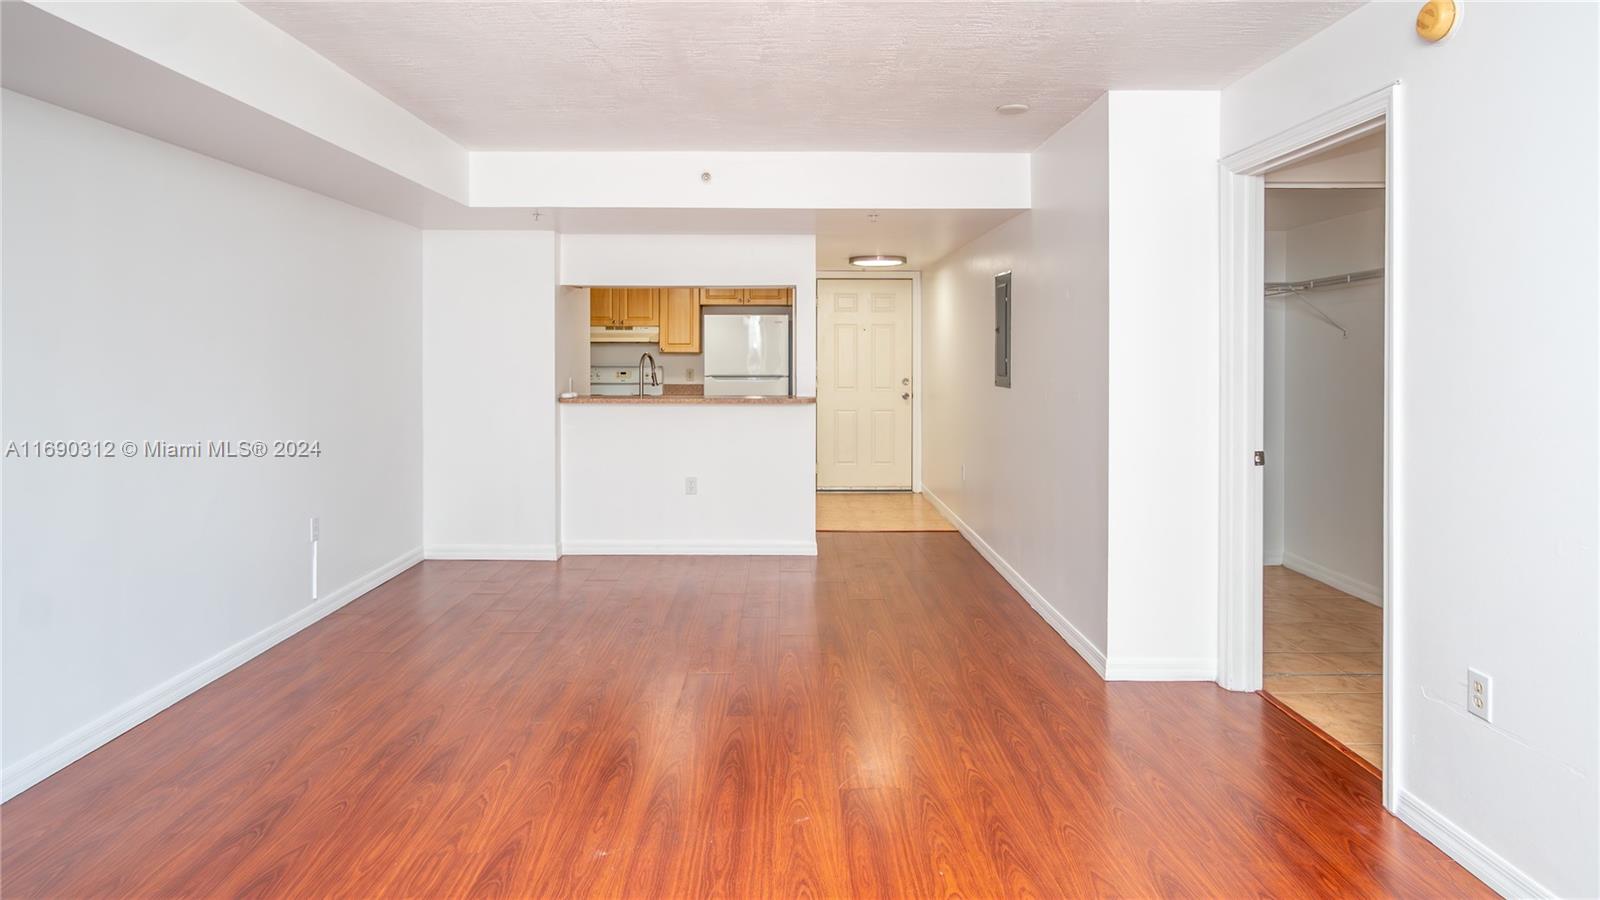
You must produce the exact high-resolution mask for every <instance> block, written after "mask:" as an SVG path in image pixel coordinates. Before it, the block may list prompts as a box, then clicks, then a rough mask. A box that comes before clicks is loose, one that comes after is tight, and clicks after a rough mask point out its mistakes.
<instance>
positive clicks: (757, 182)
mask: <svg viewBox="0 0 1600 900" xmlns="http://www.w3.org/2000/svg"><path fill="white" fill-rule="evenodd" d="M1028 166H1029V161H1028V154H1026V153H881V152H880V153H874V152H820V153H819V152H779V151H718V150H687V151H680V150H668V151H605V152H595V151H521V150H502V151H477V152H475V153H472V154H471V157H470V167H471V180H472V204H473V205H474V206H527V207H535V206H556V207H567V208H591V209H593V208H599V209H608V208H610V209H626V208H632V207H637V208H648V209H705V208H717V209H767V210H811V209H879V208H881V209H1024V208H1026V207H1027V205H1028ZM702 172H709V173H711V180H710V181H703V180H701V173H702Z"/></svg>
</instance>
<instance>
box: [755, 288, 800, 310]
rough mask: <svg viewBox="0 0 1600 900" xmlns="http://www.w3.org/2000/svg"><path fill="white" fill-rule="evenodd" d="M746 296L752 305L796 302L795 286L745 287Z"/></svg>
mask: <svg viewBox="0 0 1600 900" xmlns="http://www.w3.org/2000/svg"><path fill="white" fill-rule="evenodd" d="M744 298H745V299H744V302H745V303H748V304H749V305H751V306H789V305H791V304H793V303H794V288H792V287H778V288H745V289H744Z"/></svg>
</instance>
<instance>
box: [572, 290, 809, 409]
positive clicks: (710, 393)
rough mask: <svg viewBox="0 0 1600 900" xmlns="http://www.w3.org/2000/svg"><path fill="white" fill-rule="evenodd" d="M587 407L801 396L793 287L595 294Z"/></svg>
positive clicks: (575, 394)
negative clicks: (620, 401)
mask: <svg viewBox="0 0 1600 900" xmlns="http://www.w3.org/2000/svg"><path fill="white" fill-rule="evenodd" d="M585 290H586V291H587V294H588V304H589V331H588V342H587V355H588V363H589V365H588V369H589V384H588V390H587V399H586V398H585V392H584V391H582V390H581V389H580V386H579V385H577V384H574V385H571V386H570V387H569V390H568V391H567V392H566V393H564V394H563V396H562V401H563V402H594V401H595V400H596V399H597V398H628V397H632V398H635V399H647V398H671V399H676V400H679V401H683V400H694V399H699V400H705V399H713V398H733V399H747V400H748V399H752V398H793V395H794V389H793V385H794V366H793V355H794V354H793V350H794V341H793V328H792V323H793V316H792V315H791V311H792V309H793V305H794V288H793V287H771V286H767V287H759V286H757V287H750V286H746V287H726V286H723V287H689V286H672V287H589V288H587V289H585Z"/></svg>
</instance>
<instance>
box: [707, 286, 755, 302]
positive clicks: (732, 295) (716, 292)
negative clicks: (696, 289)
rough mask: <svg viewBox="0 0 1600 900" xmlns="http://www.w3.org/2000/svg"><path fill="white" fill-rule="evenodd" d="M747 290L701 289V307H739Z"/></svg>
mask: <svg viewBox="0 0 1600 900" xmlns="http://www.w3.org/2000/svg"><path fill="white" fill-rule="evenodd" d="M746 290H748V289H747V288H729V287H717V288H701V289H700V305H701V306H740V305H742V304H743V303H744V298H745V291H746Z"/></svg>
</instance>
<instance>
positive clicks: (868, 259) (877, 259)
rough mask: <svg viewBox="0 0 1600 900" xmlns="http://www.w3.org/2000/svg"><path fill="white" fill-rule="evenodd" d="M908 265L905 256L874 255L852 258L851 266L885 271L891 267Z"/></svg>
mask: <svg viewBox="0 0 1600 900" xmlns="http://www.w3.org/2000/svg"><path fill="white" fill-rule="evenodd" d="M905 264H906V258H905V257H904V256H891V255H889V254H886V253H874V254H872V255H871V256H852V257H850V265H852V266H857V267H860V268H863V269H884V268H888V267H890V266H903V265H905Z"/></svg>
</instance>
